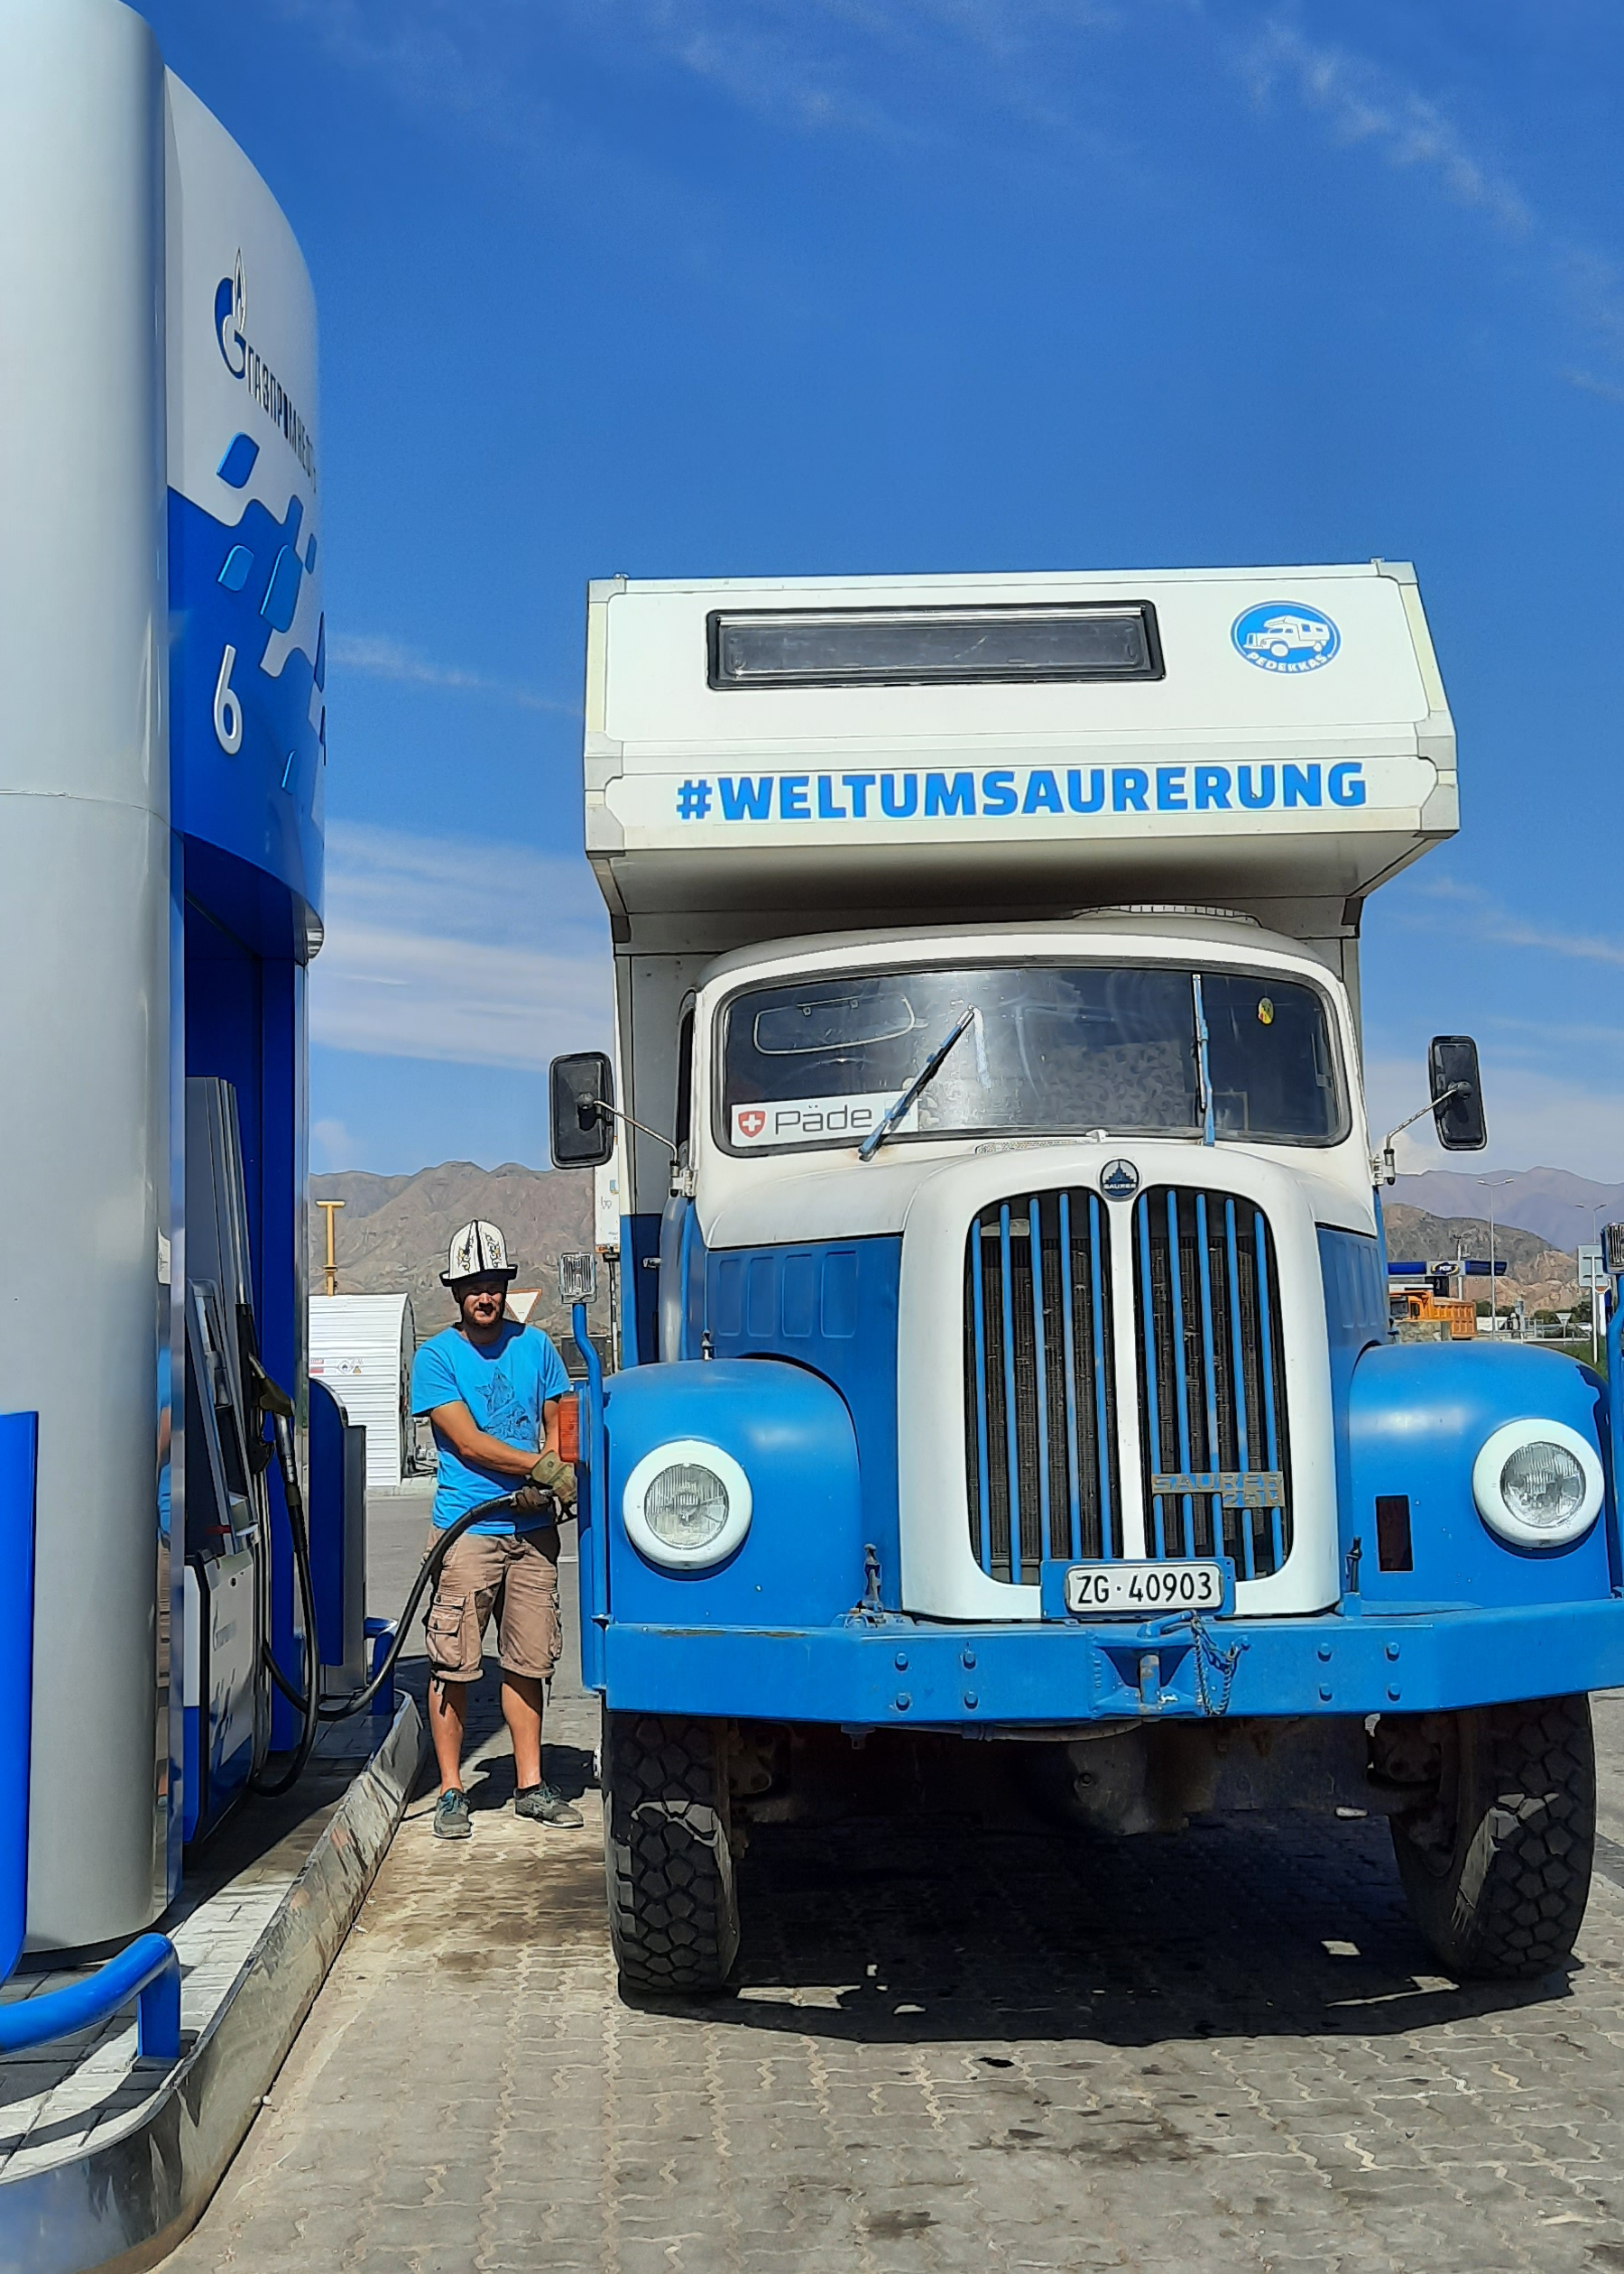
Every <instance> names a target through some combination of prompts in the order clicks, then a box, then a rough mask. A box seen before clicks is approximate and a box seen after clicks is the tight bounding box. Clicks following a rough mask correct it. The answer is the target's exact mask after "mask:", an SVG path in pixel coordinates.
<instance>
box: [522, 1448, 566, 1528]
mask: <svg viewBox="0 0 1624 2274" xmlns="http://www.w3.org/2000/svg"><path fill="white" fill-rule="evenodd" d="M519 1491H520V1498H521V1505H522V1504H523V1503H524V1500H525V1496H526V1495H527V1494H529V1493H531V1492H532V1491H533V1492H535V1493H551V1495H552V1497H553V1499H554V1500H556V1501H557V1502H558V1506H559V1508H560V1509H561V1510H562V1511H564V1512H565V1513H566V1514H573V1513H574V1511H575V1504H576V1473H575V1469H574V1466H573V1465H572V1464H571V1463H570V1462H568V1461H561V1460H560V1459H559V1458H558V1455H557V1454H556V1453H543V1454H542V1455H541V1456H540V1459H539V1460H538V1461H537V1462H536V1463H535V1464H534V1465H533V1466H532V1467H531V1473H530V1475H529V1476H528V1477H527V1478H526V1480H525V1482H524V1483H523V1484H521V1486H520V1488H519Z"/></svg>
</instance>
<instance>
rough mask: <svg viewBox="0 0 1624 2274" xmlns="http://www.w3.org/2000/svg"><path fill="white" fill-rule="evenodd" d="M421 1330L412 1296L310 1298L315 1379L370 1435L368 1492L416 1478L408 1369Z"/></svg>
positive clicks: (320, 1296)
mask: <svg viewBox="0 0 1624 2274" xmlns="http://www.w3.org/2000/svg"><path fill="white" fill-rule="evenodd" d="M416 1349H417V1328H416V1325H415V1322H414V1320H413V1318H412V1314H411V1296H410V1295H312V1296H311V1298H310V1373H311V1375H312V1377H313V1378H314V1379H315V1380H316V1381H318V1382H325V1383H326V1384H327V1387H328V1389H329V1390H330V1391H332V1393H333V1395H334V1396H335V1397H336V1398H337V1400H338V1402H339V1403H340V1405H342V1406H343V1408H344V1410H345V1412H346V1415H347V1416H348V1418H349V1419H350V1420H351V1421H353V1422H355V1423H356V1424H358V1425H359V1426H360V1427H361V1428H364V1430H365V1431H366V1482H367V1487H368V1489H369V1490H373V1489H377V1488H382V1487H385V1486H389V1485H394V1484H400V1483H401V1481H402V1479H403V1478H405V1477H407V1476H409V1475H411V1473H412V1470H413V1468H414V1466H415V1465H416V1464H415V1463H414V1460H413V1451H414V1447H415V1443H416V1430H415V1428H414V1425H413V1422H412V1419H411V1361H412V1356H413V1354H414V1353H415V1351H416Z"/></svg>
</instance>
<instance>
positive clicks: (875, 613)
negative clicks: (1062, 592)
mask: <svg viewBox="0 0 1624 2274" xmlns="http://www.w3.org/2000/svg"><path fill="white" fill-rule="evenodd" d="M707 631H708V636H709V660H710V684H711V685H712V686H713V687H716V688H728V687H732V688H774V687H777V688H783V687H920V686H932V685H961V686H962V685H964V684H967V683H973V682H974V681H977V680H1005V681H1023V680H1024V681H1029V682H1032V681H1041V680H1046V679H1049V680H1054V679H1062V680H1064V679H1160V678H1161V676H1162V661H1161V646H1160V642H1158V638H1157V629H1156V611H1155V609H1154V608H1153V607H1152V606H1151V605H1150V603H1149V601H1148V600H1130V601H1107V602H1102V603H1098V604H1095V603H1088V604H1083V605H1065V606H1054V607H1025V606H1010V607H985V606H980V607H963V608H821V609H811V608H797V609H792V610H791V609H786V610H784V611H782V612H781V613H780V612H774V611H770V610H767V609H752V610H751V611H750V612H748V613H743V612H741V613H739V614H737V615H729V614H725V613H723V612H721V611H717V612H716V613H715V614H713V615H711V616H710V618H709V619H708V624H707Z"/></svg>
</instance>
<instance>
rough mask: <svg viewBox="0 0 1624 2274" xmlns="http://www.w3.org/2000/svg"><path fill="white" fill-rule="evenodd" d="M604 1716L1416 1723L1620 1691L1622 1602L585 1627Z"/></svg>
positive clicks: (990, 1730)
mask: <svg viewBox="0 0 1624 2274" xmlns="http://www.w3.org/2000/svg"><path fill="white" fill-rule="evenodd" d="M599 1632H600V1637H601V1641H600V1653H601V1655H600V1653H595V1656H597V1657H598V1662H599V1664H600V1666H601V1669H602V1678H603V1687H604V1696H605V1700H606V1703H607V1704H608V1705H609V1706H611V1707H612V1708H614V1710H616V1711H621V1712H639V1713H657V1714H659V1713H682V1714H690V1715H726V1716H729V1717H731V1718H736V1719H741V1720H770V1721H775V1722H832V1723H835V1724H841V1725H842V1726H844V1727H847V1728H862V1729H880V1728H888V1727H889V1728H897V1727H900V1726H912V1727H915V1728H929V1729H937V1730H941V1729H947V1730H952V1731H955V1732H957V1733H959V1734H961V1735H963V1736H966V1737H973V1736H976V1735H978V1734H979V1735H999V1734H1002V1733H1007V1732H1009V1731H1010V1730H1011V1729H1020V1730H1035V1729H1038V1728H1047V1729H1054V1730H1058V1729H1062V1728H1064V1727H1065V1726H1066V1725H1067V1724H1077V1723H1082V1722H1089V1721H1094V1720H1121V1719H1125V1718H1131V1717H1134V1716H1144V1717H1146V1718H1149V1719H1154V1718H1158V1717H1162V1716H1178V1715H1185V1716H1193V1717H1196V1718H1200V1717H1217V1716H1221V1715H1231V1714H1232V1715H1300V1714H1342V1715H1346V1714H1391V1713H1405V1714H1422V1713H1439V1712H1448V1711H1450V1710H1452V1709H1453V1708H1455V1707H1457V1706H1490V1705H1499V1704H1503V1703H1506V1702H1508V1701H1510V1700H1513V1699H1518V1698H1528V1697H1549V1696H1573V1695H1577V1694H1579V1693H1581V1692H1584V1691H1589V1690H1595V1689H1607V1688H1611V1687H1614V1686H1615V1685H1624V1600H1619V1598H1617V1597H1614V1598H1612V1599H1610V1600H1607V1601H1603V1602H1592V1603H1571V1604H1542V1605H1539V1606H1537V1607H1533V1608H1529V1607H1519V1608H1516V1609H1510V1610H1479V1609H1475V1608H1472V1607H1470V1606H1460V1607H1442V1608H1436V1609H1434V1610H1430V1611H1417V1612H1411V1613H1405V1614H1402V1615H1371V1614H1370V1613H1368V1612H1365V1613H1355V1614H1352V1615H1348V1614H1344V1613H1336V1612H1333V1613H1326V1614H1325V1615H1324V1616H1322V1617H1318V1618H1303V1619H1289V1620H1286V1619H1282V1620H1262V1619H1253V1620H1248V1619H1202V1618H1200V1617H1193V1616H1191V1615H1189V1614H1187V1613H1186V1614H1184V1615H1182V1616H1180V1617H1177V1618H1164V1619H1153V1620H1148V1621H1145V1622H1142V1623H1140V1622H1134V1623H1132V1624H1129V1623H1126V1622H1112V1623H1111V1624H1109V1625H1107V1624H1103V1623H1100V1624H1094V1625H1090V1624H1087V1623H1085V1622H1074V1623H1068V1624H1066V1625H1057V1624H1052V1623H1048V1622H1045V1623H1044V1624H1041V1625H1039V1624H1038V1623H1037V1622H1032V1623H1030V1624H1027V1625H1022V1626H986V1627H972V1626H952V1627H948V1626H934V1625H922V1624H918V1623H915V1622H911V1621H909V1620H907V1619H902V1618H896V1617H888V1618H885V1619H884V1620H883V1621H878V1622H870V1621H868V1620H865V1619H863V1618H861V1617H854V1619H852V1620H851V1621H850V1622H845V1623H842V1624H840V1625H837V1626H833V1627H826V1628H821V1629H816V1630H813V1629H797V1628H790V1629H786V1628H782V1627H777V1628H765V1627H763V1628H746V1627H690V1628H670V1627H651V1626H635V1625H622V1624H620V1623H619V1622H614V1623H612V1624H607V1625H605V1626H604V1627H602V1628H600V1631H599Z"/></svg>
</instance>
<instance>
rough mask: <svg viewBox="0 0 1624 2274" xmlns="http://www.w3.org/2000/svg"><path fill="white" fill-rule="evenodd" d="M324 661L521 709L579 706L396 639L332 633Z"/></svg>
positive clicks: (574, 712)
mask: <svg viewBox="0 0 1624 2274" xmlns="http://www.w3.org/2000/svg"><path fill="white" fill-rule="evenodd" d="M328 661H329V662H330V663H331V664H332V665H333V666H334V667H335V669H337V670H341V671H364V672H366V673H367V674H368V675H369V676H370V677H372V678H374V679H395V680H397V681H399V682H401V684H403V685H405V686H409V687H445V688H450V689H455V690H461V691H463V692H465V693H467V694H471V695H493V696H495V697H496V698H498V700H500V701H502V702H504V703H517V704H518V705H519V706H520V707H521V709H524V710H544V711H562V712H563V713H564V714H565V715H566V716H568V717H572V718H573V717H576V716H578V715H579V709H580V706H579V705H578V704H576V703H562V702H558V701H557V700H555V699H554V698H553V697H551V696H549V695H538V694H537V693H536V692H535V691H534V689H531V688H528V687H521V686H520V685H518V684H517V683H516V682H515V681H513V680H512V679H491V678H488V677H487V676H486V675H485V674H484V672H483V671H466V670H462V669H461V667H460V666H459V665H457V664H454V663H436V662H434V661H432V660H431V659H430V658H429V657H428V656H426V655H420V654H419V652H417V650H416V649H415V648H409V647H407V646H406V645H405V644H404V643H403V642H401V641H400V640H391V639H386V638H383V637H380V636H378V635H376V634H374V633H353V632H352V633H344V632H338V633H334V635H333V637H332V638H331V639H330V640H329V641H328Z"/></svg>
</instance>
